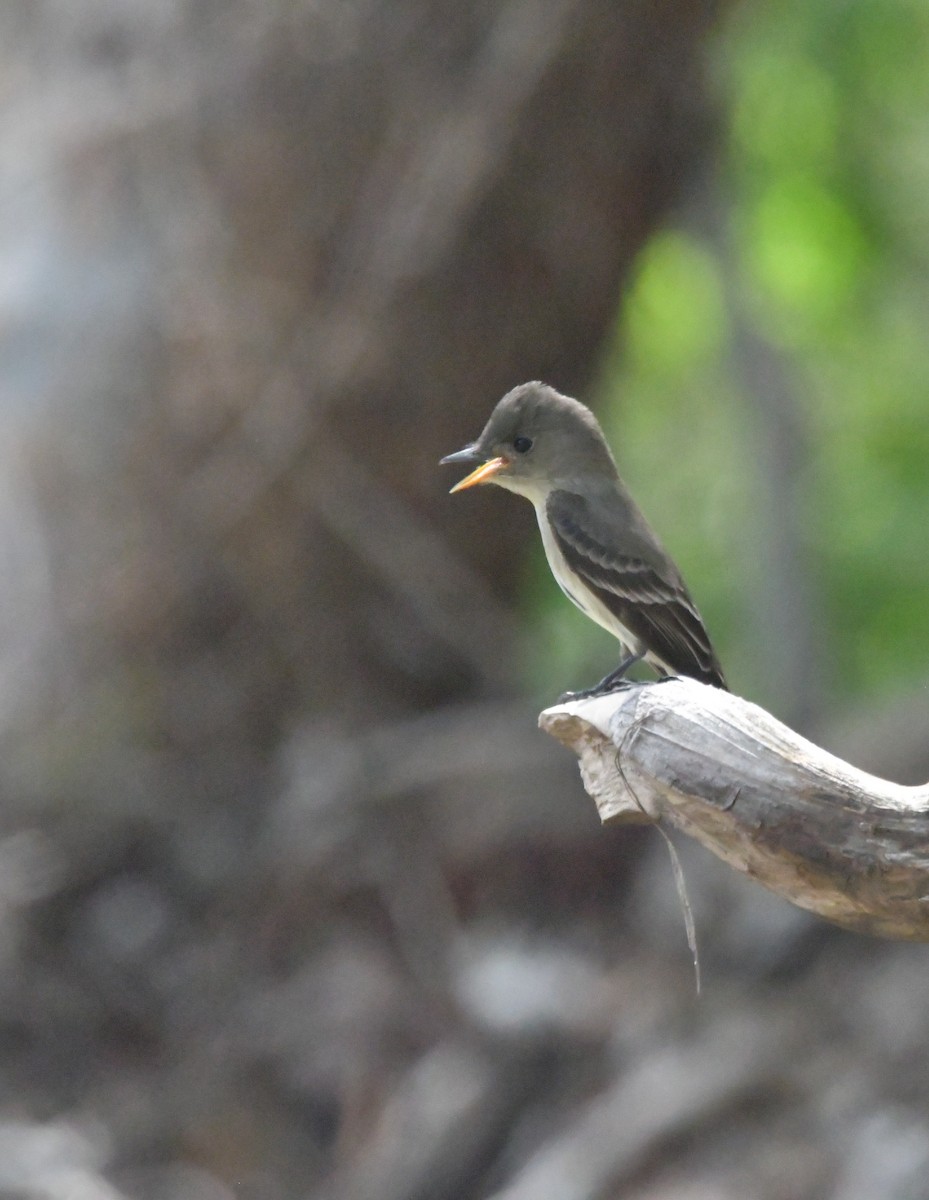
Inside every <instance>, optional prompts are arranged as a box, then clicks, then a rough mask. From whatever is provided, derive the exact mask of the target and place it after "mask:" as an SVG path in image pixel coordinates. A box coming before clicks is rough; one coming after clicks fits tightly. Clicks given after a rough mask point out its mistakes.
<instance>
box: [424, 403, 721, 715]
mask: <svg viewBox="0 0 929 1200" xmlns="http://www.w3.org/2000/svg"><path fill="white" fill-rule="evenodd" d="M440 462H441V463H442V464H447V463H468V464H471V463H477V464H479V465H478V466H477V467H476V468H475V469H474V470H473V471H472V472H471V474H470V475H467V476H466V477H465V478H464V479H462V480H461V481H460V482H459V483H456V484H455V486H454V487H453V488H452V489H451V491H452V492H453V493H454V492H461V491H464V490H465V489H466V488H471V487H474V486H475V485H476V484H486V483H494V484H496V485H497V486H498V487H502V488H505V489H506V490H507V491H510V492H515V493H516V494H517V495H519V496H524V497H525V498H526V499H527V500H529V501H530V502H531V503H532V505H533V506H534V508H535V512H536V517H537V518H538V522H539V530H540V532H541V534H542V545H543V547H544V549H545V556H546V558H547V560H548V565H549V567H550V568H551V572H552V574H553V575H554V577H555V580H556V581H557V583H558V585H559V587H560V588H561V590H562V591H563V592H564V593H565V595H566V596H567V597H568V599H569V600H570V601H571V602H572V603H573V604H575V605H576V606H577V607H578V608H579V609H580V610H581V612H583V613H584V614H585V615H586V616H588V617H590V619H591V620H593V621H595V622H596V623H597V624H598V625H601V626H602V627H603V628H604V629H606V630H607V631H608V632H609V633H611V634H613V636H614V637H616V638H617V639H618V640H619V643H620V647H621V661H620V663H619V666H618V667H617V668H616V669H615V670H613V671H611V672H610V673H609V674H607V675H606V676H604V678H603V679H601V680H600V682H599V683H598V684H596V685H595V686H594V687H592V688H587V689H586V690H584V691H580V692H569V693H566V694H565V695H566V697H568V698H574V699H579V698H581V697H587V696H596V695H603V694H605V693H609V692H610V691H613V690H615V689H617V688H619V687H623V686H627V681H626V679H625V675H626V672H627V671H628V670H629V668H630V667H631V666H632V665H633V663H636V662H639V661H640V660H643V659H644V660H645V662H646V663H648V665H649V666H651V667H652V668H653V669H654V670H655V671H656V672H657V674H658V675H659V676H660V677H661V678H668V677H673V676H680V675H684V676H687V677H688V678H690V679H696V680H698V681H699V682H701V683H706V684H711V685H712V686H714V687H717V688H723V689H725V690H728V686H727V684H726V679H725V676H724V675H723V670H722V667H721V666H720V663H719V659H718V658H717V655H716V652H715V650H714V649H713V645H712V643H711V641H710V638H709V635H708V633H707V631H706V626H705V625H704V623H703V618H702V617H701V616H700V613H699V611H698V610H697V606H696V605H695V604H694V602H693V600H692V599H691V595H690V592H689V591H688V590H687V586H686V584H685V583H684V580H683V578H682V576H681V573H680V571H679V570H678V569H677V567H676V566H675V564H674V561H673V559H672V558H671V556H670V555H669V554H668V552H667V551H666V550H665V548H664V546H663V545H662V544H661V542H660V540H659V538H658V535H657V534H656V533H655V532H654V530H653V529H652V528H651V526H650V525H649V523H648V521H647V520H646V519H645V517H644V515H643V514H642V512H641V510H640V509H639V507H638V505H637V504H636V502H635V500H634V499H633V498H632V495H631V493H630V492H629V489H628V488H627V487H626V485H625V483H624V482H623V481H622V479H621V478H620V475H619V471H618V470H617V467H616V461H615V459H614V457H613V454H612V452H611V450H610V447H609V445H608V444H607V441H606V438H605V437H604V435H603V430H602V429H601V428H600V424H599V422H598V421H597V418H596V417H595V416H594V414H593V413H592V412H591V411H590V409H589V408H587V407H586V405H584V404H581V402H580V401H579V400H574V399H572V398H571V397H570V396H564V395H562V394H561V393H560V392H558V391H556V390H555V389H554V388H552V387H549V386H548V385H547V384H544V383H540V382H539V381H534V382H531V383H523V384H520V386H519V387H515V388H513V390H512V391H510V392H507V394H506V395H505V396H504V397H503V399H502V400H500V401H499V402H498V403H497V405H496V407H495V408H494V410H493V412H492V413H491V415H490V419H489V420H488V422H487V424H486V425H485V426H484V430H483V432H482V433H481V435H480V436H479V437H478V438H477V440H476V441H474V442H471V443H470V444H469V445H467V446H465V447H464V449H462V450H458V451H456V452H455V453H454V454H448V455H446V456H445V458H443V459H441V460H440Z"/></svg>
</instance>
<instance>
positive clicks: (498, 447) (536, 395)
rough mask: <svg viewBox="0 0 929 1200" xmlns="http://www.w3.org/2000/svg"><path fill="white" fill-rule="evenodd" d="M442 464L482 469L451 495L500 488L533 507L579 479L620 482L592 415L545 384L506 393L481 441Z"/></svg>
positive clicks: (575, 401) (466, 479) (515, 389)
mask: <svg viewBox="0 0 929 1200" xmlns="http://www.w3.org/2000/svg"><path fill="white" fill-rule="evenodd" d="M441 461H442V462H443V463H478V464H479V465H478V466H477V467H476V469H475V470H473V471H472V472H471V474H470V475H467V476H465V478H464V479H462V480H461V482H460V483H456V484H455V486H454V487H453V488H452V489H451V490H452V491H453V492H460V491H462V490H463V489H464V488H469V487H473V486H474V485H475V484H477V483H496V484H498V485H499V486H500V487H504V488H506V489H507V490H508V491H511V492H518V493H519V494H520V495H522V496H526V497H527V498H528V499H530V500H532V501H533V502H534V503H537V502H539V501H542V500H544V498H545V497H546V496H547V495H548V493H549V492H550V491H551V490H552V489H553V488H555V487H558V486H564V485H565V483H566V482H567V481H570V480H572V479H577V478H578V477H581V478H584V477H589V476H590V475H591V474H593V475H595V476H597V477H602V478H604V479H614V478H615V477H616V467H615V464H614V462H613V456H612V454H611V453H610V450H609V447H608V446H607V444H606V441H605V439H604V437H603V433H602V431H601V429H600V426H599V425H598V424H597V419H596V417H595V416H594V415H593V413H592V412H591V411H590V409H588V408H585V407H584V405H583V404H581V403H579V402H578V401H577V400H572V399H571V398H570V397H569V396H562V395H561V394H560V393H559V392H556V391H555V389H554V388H550V387H548V386H547V385H546V384H544V383H523V384H521V385H520V386H519V387H517V388H514V389H513V390H512V391H511V392H507V394H506V395H505V396H504V397H503V399H502V400H501V401H500V402H499V403H498V405H497V407H496V408H495V409H494V411H493V412H492V413H491V414H490V420H489V421H488V422H487V424H486V425H485V426H484V431H483V433H482V434H481V436H480V437H479V438H478V439H477V441H476V442H472V443H471V444H470V445H469V446H465V448H464V449H463V450H458V451H457V452H456V453H455V454H449V455H447V456H446V457H445V458H443V459H442V460H441Z"/></svg>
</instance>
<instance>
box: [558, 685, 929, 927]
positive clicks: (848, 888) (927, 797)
mask: <svg viewBox="0 0 929 1200" xmlns="http://www.w3.org/2000/svg"><path fill="white" fill-rule="evenodd" d="M539 724H540V726H541V728H542V729H544V730H545V731H546V732H547V733H550V734H551V735H552V736H553V737H555V738H557V739H558V740H559V741H561V742H563V743H564V745H566V746H568V747H569V748H570V749H572V750H573V751H574V752H575V753H576V754H577V755H578V758H579V759H580V768H581V777H582V779H583V781H584V786H585V788H586V789H587V791H588V793H589V794H590V796H591V797H592V798H593V800H594V801H595V802H596V804H597V808H598V810H599V813H600V817H601V820H603V821H604V822H606V821H617V822H626V823H643V822H651V821H667V822H668V823H670V824H671V825H673V826H675V827H676V828H678V829H680V830H682V831H683V832H684V833H687V834H689V835H690V836H691V837H694V838H696V839H697V841H699V842H702V843H703V845H704V846H706V847H707V848H708V849H709V850H712V852H713V853H714V854H716V855H717V856H718V857H719V858H721V859H723V861H724V862H727V863H729V865H730V866H733V867H735V868H736V869H738V870H740V871H744V872H745V873H746V874H747V875H750V876H751V877H752V878H754V879H757V880H758V882H759V883H762V884H764V885H765V886H766V887H768V888H770V889H771V890H772V891H774V892H777V893H778V894H779V895H782V896H785V897H786V898H787V899H788V900H791V901H792V902H793V903H794V904H797V905H799V906H800V907H801V908H806V909H809V910H811V911H812V912H815V913H818V914H819V915H820V916H822V917H825V918H826V919H827V920H830V921H835V922H836V923H837V924H839V925H844V926H846V927H847V928H849V929H854V930H856V931H858V932H859V933H869V934H875V935H877V936H879V937H888V938H906V939H910V940H913V941H929V786H923V787H903V786H901V785H900V784H896V783H889V782H887V781H885V780H883V779H878V778H877V777H876V776H874V775H868V774H866V773H865V772H864V771H859V770H858V769H857V768H856V767H853V766H851V765H850V764H848V763H845V762H843V761H842V760H841V759H839V758H836V757H835V756H834V755H832V754H829V753H828V752H827V751H825V750H822V749H821V748H820V747H818V746H814V745H813V743H812V742H808V741H807V740H806V739H805V738H802V737H800V735H799V734H797V733H794V732H793V731H792V730H790V729H788V728H787V727H786V726H785V725H782V724H781V722H780V721H777V720H776V719H775V718H774V717H772V716H771V715H770V714H769V713H767V712H765V711H764V709H762V708H759V707H758V706H757V705H754V704H750V703H748V701H746V700H742V699H740V698H739V697H738V696H733V695H731V694H729V693H728V692H723V691H720V690H719V689H717V688H712V687H707V686H705V685H704V684H700V683H696V682H694V681H692V680H689V679H673V680H667V681H665V682H662V683H660V684H633V685H631V686H630V687H628V688H626V689H624V690H623V691H620V692H614V693H612V694H610V695H608V696H602V697H597V698H595V699H588V700H580V701H573V702H570V703H565V704H559V705H557V706H555V707H553V708H549V709H546V710H545V712H543V713H542V715H541V717H540V718H539Z"/></svg>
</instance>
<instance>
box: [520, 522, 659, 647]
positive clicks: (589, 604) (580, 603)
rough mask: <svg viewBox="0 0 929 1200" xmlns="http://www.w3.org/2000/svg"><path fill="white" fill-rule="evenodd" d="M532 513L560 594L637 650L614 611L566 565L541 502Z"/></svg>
mask: <svg viewBox="0 0 929 1200" xmlns="http://www.w3.org/2000/svg"><path fill="white" fill-rule="evenodd" d="M535 515H536V517H537V518H538V522H539V532H540V533H541V534H542V546H543V548H544V550H545V557H546V559H547V560H548V565H549V568H550V569H551V572H552V574H553V575H554V576H555V581H556V582H557V584H558V586H559V587H560V588H561V590H562V591H563V592H564V594H565V595H566V596H567V597H568V599H569V600H570V601H571V603H572V604H574V605H575V606H576V607H577V608H579V609H580V610H581V612H582V613H583V614H584V615H585V616H586V617H590V619H591V621H596V623H597V624H598V625H600V626H601V627H602V628H603V629H605V630H606V631H607V632H608V633H611V634H612V635H613V637H615V638H618V639H619V641H621V642H622V644H623V645H624V646H628V647H629V648H630V649H631V650H633V651H635V652H638V649H639V644H638V643H639V639H638V638H637V637H635V636H634V635H633V634H632V633H630V632H629V630H628V629H626V627H625V626H624V625H623V624H622V622H621V621H620V620H619V619H618V618H617V616H616V614H615V613H613V612H612V611H611V610H610V609H609V608H607V606H606V605H605V604H604V603H603V601H602V600H601V599H600V598H599V596H598V595H597V593H596V592H595V591H593V590H592V589H591V588H589V587H588V586H587V584H586V583H585V582H584V580H583V579H581V578H580V576H578V575H577V574H576V573H575V572H574V571H572V570H571V568H570V567H569V566H568V564H567V562H566V560H565V556H564V555H563V554H562V552H561V547H560V546H559V545H558V539H557V538H556V537H555V534H554V531H553V530H552V526H551V522H550V521H549V519H548V514H547V513H546V511H545V505H544V504H537V505H536V506H535Z"/></svg>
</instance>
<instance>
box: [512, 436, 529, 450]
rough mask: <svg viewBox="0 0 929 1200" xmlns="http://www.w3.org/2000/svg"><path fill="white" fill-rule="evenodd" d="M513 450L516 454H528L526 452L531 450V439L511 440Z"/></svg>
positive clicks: (519, 438)
mask: <svg viewBox="0 0 929 1200" xmlns="http://www.w3.org/2000/svg"><path fill="white" fill-rule="evenodd" d="M513 449H514V450H515V451H516V453H517V454H528V452H529V451H530V450H531V449H532V438H527V437H518V438H513Z"/></svg>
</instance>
